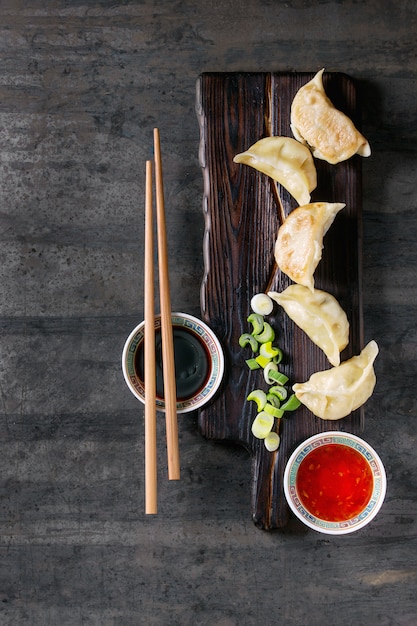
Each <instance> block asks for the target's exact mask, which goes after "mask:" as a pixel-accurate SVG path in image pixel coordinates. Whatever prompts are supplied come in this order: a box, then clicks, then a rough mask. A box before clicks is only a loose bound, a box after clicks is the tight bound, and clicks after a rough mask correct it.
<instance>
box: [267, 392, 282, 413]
mask: <svg viewBox="0 0 417 626" xmlns="http://www.w3.org/2000/svg"><path fill="white" fill-rule="evenodd" d="M283 389H284V387H283ZM266 401H267V402H268V403H269V404H272V406H275V407H276V408H277V409H279V407H280V406H281V400H280V399H279V398H278V396H274V394H273V393H267V394H266Z"/></svg>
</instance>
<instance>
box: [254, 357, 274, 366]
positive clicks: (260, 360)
mask: <svg viewBox="0 0 417 626" xmlns="http://www.w3.org/2000/svg"><path fill="white" fill-rule="evenodd" d="M255 361H256V362H257V363H258V364H259V365H260V367H264V368H265V367H266V366H267V365H268V364H269V363H270V362H271V359H269V358H268V357H266V356H262V354H258V356H257V357H256V358H255Z"/></svg>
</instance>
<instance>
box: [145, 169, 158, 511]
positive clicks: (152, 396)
mask: <svg viewBox="0 0 417 626" xmlns="http://www.w3.org/2000/svg"><path fill="white" fill-rule="evenodd" d="M153 239H154V237H153V209H152V161H146V192H145V512H146V513H147V514H155V513H157V512H158V505H157V461H156V456H157V455H156V363H155V360H156V359H155V303H154V297H155V290H154V241H153Z"/></svg>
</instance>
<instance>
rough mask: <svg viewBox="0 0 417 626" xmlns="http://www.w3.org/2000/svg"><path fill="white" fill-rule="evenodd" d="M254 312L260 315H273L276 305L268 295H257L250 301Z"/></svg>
mask: <svg viewBox="0 0 417 626" xmlns="http://www.w3.org/2000/svg"><path fill="white" fill-rule="evenodd" d="M250 305H251V308H252V311H254V312H255V313H258V314H260V315H269V314H270V313H272V309H273V308H274V303H273V301H272V300H271V298H270V297H269V296H267V295H266V293H257V294H256V295H254V296H253V298H252V300H251V301H250Z"/></svg>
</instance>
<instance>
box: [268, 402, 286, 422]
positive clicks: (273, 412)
mask: <svg viewBox="0 0 417 626" xmlns="http://www.w3.org/2000/svg"><path fill="white" fill-rule="evenodd" d="M264 411H265V412H266V413H269V415H273V416H274V417H277V418H280V417H282V416H283V415H284V411H283V409H282V408H281V409H278V408H277V407H275V406H272V404H268V403H266V404H265V406H264Z"/></svg>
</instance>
